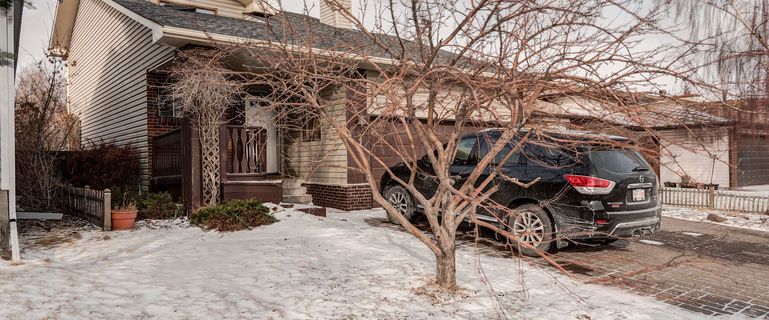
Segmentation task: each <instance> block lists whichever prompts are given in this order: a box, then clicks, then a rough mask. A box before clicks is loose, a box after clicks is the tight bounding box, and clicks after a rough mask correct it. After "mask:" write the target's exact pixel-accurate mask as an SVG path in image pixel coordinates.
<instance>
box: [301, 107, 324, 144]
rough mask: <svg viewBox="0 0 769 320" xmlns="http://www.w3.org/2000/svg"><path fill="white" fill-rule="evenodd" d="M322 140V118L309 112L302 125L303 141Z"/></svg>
mask: <svg viewBox="0 0 769 320" xmlns="http://www.w3.org/2000/svg"><path fill="white" fill-rule="evenodd" d="M320 138H321V125H320V117H319V116H318V114H317V113H313V112H308V113H307V117H306V119H305V121H304V123H303V124H302V141H304V142H310V141H318V140H320Z"/></svg>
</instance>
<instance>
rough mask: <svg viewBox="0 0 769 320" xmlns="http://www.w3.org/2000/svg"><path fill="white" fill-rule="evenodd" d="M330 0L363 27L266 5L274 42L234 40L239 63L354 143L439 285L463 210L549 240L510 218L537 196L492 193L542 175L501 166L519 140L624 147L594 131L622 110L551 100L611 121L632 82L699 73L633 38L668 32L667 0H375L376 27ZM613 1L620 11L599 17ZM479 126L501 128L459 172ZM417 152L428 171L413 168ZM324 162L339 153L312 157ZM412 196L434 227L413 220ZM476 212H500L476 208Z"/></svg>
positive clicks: (359, 162) (255, 80) (528, 246)
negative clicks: (430, 187) (323, 24)
mask: <svg viewBox="0 0 769 320" xmlns="http://www.w3.org/2000/svg"><path fill="white" fill-rule="evenodd" d="M329 2H330V3H331V4H332V5H334V6H335V9H336V10H337V11H338V12H340V13H342V14H343V15H344V16H345V17H346V18H347V19H349V20H350V21H351V22H352V24H353V25H354V27H355V28H356V29H357V31H355V32H350V33H347V32H346V31H339V30H337V31H335V32H334V33H333V34H329V33H328V32H323V31H322V30H314V29H313V27H312V24H311V21H309V20H308V21H306V25H297V24H296V22H295V21H291V22H289V21H287V20H285V19H281V16H280V15H277V16H275V17H271V18H270V19H269V22H270V24H269V28H270V32H272V33H273V34H272V36H271V37H270V38H272V39H274V40H271V41H263V42H249V43H241V44H240V45H239V47H240V50H243V51H244V52H245V53H247V54H248V56H249V57H253V59H254V60H255V61H257V62H258V63H259V65H261V66H264V67H262V68H259V69H260V70H259V71H254V70H250V71H244V72H238V73H237V74H239V75H240V76H241V77H242V78H243V79H244V80H245V81H246V82H248V83H249V84H251V85H261V86H266V87H268V88H269V89H270V92H271V94H270V95H269V97H267V99H268V100H270V101H272V102H273V104H274V105H275V106H276V107H277V108H281V109H286V108H296V107H301V108H302V109H304V110H312V111H313V112H315V113H317V114H319V115H320V117H321V119H322V122H323V125H322V126H323V128H324V134H330V135H333V136H334V137H336V138H338V139H340V141H341V143H342V146H343V148H344V150H346V152H347V154H348V161H347V165H346V169H349V170H352V171H355V172H357V173H359V174H360V176H361V180H362V181H363V182H365V183H367V184H368V185H369V186H370V187H371V189H372V190H374V192H373V198H374V200H375V201H376V202H377V203H378V204H380V205H381V206H382V207H383V208H384V209H385V210H386V211H387V214H388V216H389V217H390V219H391V220H393V221H395V222H397V223H399V224H401V225H402V226H403V227H404V228H405V229H406V230H407V231H408V232H410V233H411V234H413V235H414V236H415V237H417V238H418V239H419V240H421V241H422V242H423V243H424V244H425V245H426V246H427V247H428V248H429V249H430V250H431V251H432V252H433V253H434V254H435V257H436V261H437V263H436V282H437V283H438V284H439V285H440V286H443V287H446V288H453V287H455V285H456V276H455V250H456V243H455V238H456V232H457V227H458V226H459V225H460V223H461V222H463V221H471V222H473V223H475V224H476V225H479V226H482V227H486V228H490V229H492V230H494V231H496V232H498V233H499V234H502V235H504V236H506V237H507V238H509V239H511V241H512V242H513V243H514V244H515V245H516V246H517V247H519V248H520V249H521V250H525V251H528V252H534V253H537V254H540V255H541V256H543V257H546V251H547V250H548V249H549V248H551V247H552V245H553V242H554V241H555V240H557V239H555V238H554V236H553V234H552V229H547V230H546V233H547V234H544V235H541V234H540V235H537V237H540V238H539V240H540V241H520V240H521V237H526V238H527V239H532V235H530V234H514V232H512V231H513V229H512V228H511V226H510V225H509V224H508V223H506V222H507V221H515V219H517V217H519V216H520V215H521V212H522V211H523V212H525V211H526V210H535V209H536V207H538V206H539V207H540V208H541V206H544V205H545V204H544V203H540V204H538V205H534V207H531V206H519V207H515V206H513V207H511V206H510V204H507V203H496V202H494V201H493V200H492V195H493V194H494V193H495V192H496V191H497V190H498V187H499V184H498V183H496V182H495V181H499V180H498V179H505V180H507V181H511V182H513V183H515V184H517V185H518V186H520V187H523V188H526V187H528V186H530V185H531V184H535V183H537V181H538V179H533V180H530V181H521V180H518V177H511V176H507V175H506V174H505V172H504V171H503V170H502V166H500V165H497V164H499V163H503V162H505V161H506V160H507V159H508V158H509V157H511V156H513V155H514V154H515V153H517V152H519V151H520V150H519V149H520V146H521V145H522V144H523V143H524V142H526V141H527V140H528V141H529V142H533V143H538V144H542V145H547V146H557V147H559V148H567V149H573V150H575V152H576V148H574V147H573V145H575V144H577V143H578V142H577V141H576V139H569V138H564V137H563V136H561V135H558V136H551V135H549V134H548V132H551V131H553V130H561V131H563V129H572V130H573V129H581V130H587V131H589V132H593V133H596V134H595V135H594V137H595V140H596V141H594V143H604V144H607V145H612V146H613V147H627V146H624V145H623V146H618V145H617V144H627V143H621V142H617V141H613V140H609V139H606V138H605V137H606V136H605V135H600V134H603V133H617V132H621V133H628V131H627V130H625V128H623V126H622V125H619V126H617V125H616V124H617V122H613V125H612V126H605V125H604V126H602V125H601V123H602V121H606V122H605V123H608V122H609V121H608V120H609V119H598V120H597V121H595V122H592V123H591V125H585V124H583V123H580V122H568V123H565V124H564V123H559V122H548V121H546V120H547V119H548V118H549V116H554V115H555V114H556V113H557V112H556V110H555V109H557V108H554V103H551V101H556V100H558V99H559V98H562V97H567V96H568V97H580V98H583V99H585V100H590V101H598V102H599V103H600V104H601V105H602V107H603V108H605V111H607V112H608V113H610V114H611V115H612V117H611V119H617V118H619V117H621V116H623V117H625V118H626V119H636V118H638V116H637V115H636V114H635V113H636V112H637V111H638V110H637V109H635V108H634V106H636V105H638V104H639V100H641V98H642V97H643V96H646V94H635V93H633V92H636V91H638V90H651V89H653V88H654V87H655V83H656V81H658V80H660V79H661V78H662V77H674V78H679V79H682V80H684V81H686V80H687V79H688V76H689V75H690V74H691V73H692V72H693V71H692V69H690V68H681V69H676V65H675V64H671V63H666V62H663V60H667V59H673V60H674V61H675V60H676V59H682V57H681V55H680V51H677V50H673V49H674V48H673V47H672V45H671V46H664V45H663V46H660V47H657V48H653V49H648V50H643V49H634V47H635V44H636V43H637V41H638V39H639V37H643V36H644V35H647V34H650V33H664V32H666V31H665V30H662V29H661V28H660V27H659V26H658V25H657V24H656V22H657V21H658V20H659V19H660V18H661V17H662V16H663V13H664V12H665V11H666V10H667V9H669V8H668V7H666V6H665V5H664V4H660V5H657V6H654V7H652V8H643V9H642V8H640V7H634V2H632V1H628V2H626V1H619V2H616V1H598V0H589V1H588V0H581V1H547V2H533V1H515V2H502V1H484V0H480V1H472V2H469V3H464V2H463V3H456V2H453V1H414V2H409V3H395V2H384V3H382V4H380V5H379V6H376V7H377V8H378V10H375V12H373V19H374V20H375V21H376V22H377V23H376V24H375V26H374V27H370V26H368V25H367V24H365V23H364V22H363V21H364V20H365V18H366V17H360V16H355V15H353V14H351V13H350V12H349V11H347V10H346V9H345V8H344V7H343V6H342V5H341V4H340V3H337V2H335V1H329ZM607 12H610V13H612V12H613V13H614V14H616V15H618V16H620V17H621V18H622V19H623V20H622V21H623V23H619V24H618V23H613V22H612V21H610V19H604V18H603V17H602V15H604V14H606V13H607ZM315 31H317V32H315ZM674 55H675V56H674ZM265 70H269V71H265ZM692 85H693V84H692ZM340 97H344V98H343V99H341V101H345V102H344V105H341V106H340V105H338V103H339V102H338V101H340ZM335 104H336V105H335ZM340 110H342V111H341V112H340ZM649 112H652V111H649ZM667 117H668V118H672V117H671V116H670V115H669V114H667ZM636 120H638V121H636V122H634V125H635V126H640V127H642V128H648V126H649V123H647V122H646V121H648V119H636ZM484 127H496V128H497V130H495V132H496V133H498V137H496V139H495V140H494V143H492V145H491V146H489V148H488V150H485V151H484V152H485V154H486V156H485V157H483V158H482V159H478V163H477V164H476V165H475V166H473V167H472V168H469V169H468V170H467V172H463V173H462V174H460V175H457V174H456V173H455V172H452V171H451V167H452V165H453V164H454V163H455V161H456V159H457V157H458V156H460V155H458V153H461V152H462V150H460V151H458V145H459V144H460V142H461V141H460V137H461V136H462V135H463V133H465V132H468V131H476V130H479V129H481V128H484ZM524 127H527V128H528V130H522V128H524ZM532 128H535V129H538V130H531V129H532ZM648 131H649V132H651V131H652V130H648ZM510 141H514V142H516V143H514V144H513V145H511V144H510ZM636 148H637V147H636ZM381 150H386V152H384V153H387V154H389V155H395V156H394V157H395V158H397V159H399V160H401V161H402V162H404V163H405V164H406V165H407V166H408V168H409V169H410V175H409V177H408V178H407V179H402V178H399V177H398V175H397V174H395V173H394V172H391V171H390V169H389V166H390V165H391V164H392V160H390V159H387V158H389V157H384V156H383V152H381ZM423 155H424V156H423ZM421 162H426V163H429V164H430V167H431V168H433V171H431V172H424V171H423V170H421V169H420V168H421V166H420V163H421ZM324 165H325V166H328V165H338V164H327V163H323V162H320V163H317V166H324ZM382 176H384V177H385V178H386V179H389V181H392V184H389V185H388V186H386V187H387V188H400V189H402V190H405V191H406V192H407V193H408V194H409V195H410V196H411V197H412V198H413V202H410V203H407V204H405V207H404V206H401V205H399V204H398V203H395V202H393V201H391V200H392V199H388V198H386V197H385V196H384V195H383V194H380V193H379V192H378V191H377V190H380V187H383V186H380V185H379V182H380V177H382ZM420 179H430V180H432V181H433V183H434V190H435V192H434V193H432V194H430V195H423V194H422V193H421V192H420V190H418V189H417V187H416V182H417V180H420ZM383 191H384V194H385V195H387V194H388V190H387V189H385V190H383ZM416 206H419V207H421V208H422V210H423V211H424V213H425V216H426V217H427V220H428V222H429V225H430V231H431V234H428V233H425V232H423V231H422V230H420V229H419V228H418V227H416V226H415V225H413V224H412V218H413V216H412V212H413V209H414V208H415V207H416ZM478 210H485V211H488V212H492V213H493V214H494V215H496V216H497V217H498V219H499V220H500V221H503V222H505V223H503V224H502V225H501V226H500V225H496V224H493V223H488V222H485V221H482V220H479V219H477V216H476V213H477V212H478ZM509 217H512V219H510V218H509Z"/></svg>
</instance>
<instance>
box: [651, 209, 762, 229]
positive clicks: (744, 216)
mask: <svg viewBox="0 0 769 320" xmlns="http://www.w3.org/2000/svg"><path fill="white" fill-rule="evenodd" d="M709 214H716V215H718V216H720V217H722V218H726V220H725V221H724V222H715V221H711V220H708V215H709ZM662 215H664V216H668V217H673V218H679V219H685V220H692V221H704V222H710V223H715V224H722V225H727V226H732V227H739V228H746V229H753V230H760V231H769V215H767V214H762V213H742V212H727V211H720V210H707V209H699V208H696V209H695V208H685V207H675V206H664V208H663V209H662Z"/></svg>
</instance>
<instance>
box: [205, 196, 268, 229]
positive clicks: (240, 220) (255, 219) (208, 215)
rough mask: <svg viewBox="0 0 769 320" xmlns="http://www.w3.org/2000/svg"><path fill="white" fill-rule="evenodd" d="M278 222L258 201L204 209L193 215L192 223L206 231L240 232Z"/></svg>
mask: <svg viewBox="0 0 769 320" xmlns="http://www.w3.org/2000/svg"><path fill="white" fill-rule="evenodd" d="M277 221H278V220H277V219H275V217H273V216H272V215H271V214H270V209H269V208H267V207H265V206H264V205H263V204H262V203H261V202H259V201H257V200H230V201H225V202H222V203H220V204H218V205H216V206H213V207H207V208H202V209H200V210H198V212H197V213H195V214H193V215H192V223H194V224H197V225H199V226H201V227H203V228H205V229H211V230H217V231H223V232H226V231H239V230H244V229H251V228H252V227H258V226H262V225H268V224H271V223H274V222H277Z"/></svg>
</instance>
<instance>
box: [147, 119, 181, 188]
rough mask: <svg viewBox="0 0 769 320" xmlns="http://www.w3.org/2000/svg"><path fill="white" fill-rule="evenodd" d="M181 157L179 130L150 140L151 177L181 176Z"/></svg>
mask: <svg viewBox="0 0 769 320" xmlns="http://www.w3.org/2000/svg"><path fill="white" fill-rule="evenodd" d="M182 156H183V153H182V131H181V129H176V130H173V131H170V132H168V133H165V134H162V135H159V136H157V137H154V138H152V176H153V177H169V176H181V174H182Z"/></svg>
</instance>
